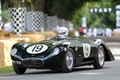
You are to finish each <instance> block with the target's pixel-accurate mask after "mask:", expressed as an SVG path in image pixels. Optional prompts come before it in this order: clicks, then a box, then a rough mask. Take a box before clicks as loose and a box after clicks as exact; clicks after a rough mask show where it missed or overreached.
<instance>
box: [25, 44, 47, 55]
mask: <svg viewBox="0 0 120 80" xmlns="http://www.w3.org/2000/svg"><path fill="white" fill-rule="evenodd" d="M47 49H48V46H47V45H44V44H37V45H32V46H30V47H28V48H27V52H28V53H30V54H39V53H42V52H44V51H45V50H47Z"/></svg>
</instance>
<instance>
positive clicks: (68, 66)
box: [61, 49, 74, 73]
mask: <svg viewBox="0 0 120 80" xmlns="http://www.w3.org/2000/svg"><path fill="white" fill-rule="evenodd" d="M73 66H74V55H73V51H72V49H69V50H68V51H67V53H66V54H65V57H64V61H63V64H62V66H61V71H62V72H66V73H67V72H70V71H72V69H73Z"/></svg>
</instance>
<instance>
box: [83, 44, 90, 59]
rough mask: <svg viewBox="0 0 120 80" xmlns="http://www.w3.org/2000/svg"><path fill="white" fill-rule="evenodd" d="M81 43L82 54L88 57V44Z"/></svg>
mask: <svg viewBox="0 0 120 80" xmlns="http://www.w3.org/2000/svg"><path fill="white" fill-rule="evenodd" d="M82 45H83V54H84V57H85V58H88V57H89V56H90V51H91V48H90V45H89V44H86V43H83V44H82Z"/></svg>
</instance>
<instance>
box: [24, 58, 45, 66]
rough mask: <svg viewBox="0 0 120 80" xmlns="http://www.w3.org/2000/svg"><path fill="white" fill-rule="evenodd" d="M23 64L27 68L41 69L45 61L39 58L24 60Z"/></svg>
mask: <svg viewBox="0 0 120 80" xmlns="http://www.w3.org/2000/svg"><path fill="white" fill-rule="evenodd" d="M22 64H23V66H25V67H41V66H43V65H44V61H43V60H42V59H39V58H26V59H23V61H22Z"/></svg>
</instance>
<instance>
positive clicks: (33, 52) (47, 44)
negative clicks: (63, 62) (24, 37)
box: [13, 40, 63, 58]
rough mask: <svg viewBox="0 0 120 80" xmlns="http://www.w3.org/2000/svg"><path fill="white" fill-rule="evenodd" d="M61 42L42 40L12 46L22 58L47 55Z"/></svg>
mask: <svg viewBox="0 0 120 80" xmlns="http://www.w3.org/2000/svg"><path fill="white" fill-rule="evenodd" d="M62 44H63V41H54V40H44V41H40V42H36V43H34V42H32V43H17V44H15V45H14V46H13V48H14V47H16V48H17V49H18V52H19V54H20V55H21V57H22V58H27V57H38V56H42V57H43V56H44V57H46V56H48V55H49V54H51V52H52V51H53V49H54V48H56V47H59V46H60V45H62Z"/></svg>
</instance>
